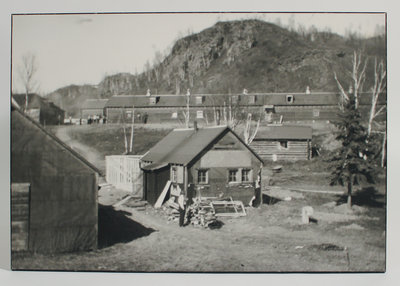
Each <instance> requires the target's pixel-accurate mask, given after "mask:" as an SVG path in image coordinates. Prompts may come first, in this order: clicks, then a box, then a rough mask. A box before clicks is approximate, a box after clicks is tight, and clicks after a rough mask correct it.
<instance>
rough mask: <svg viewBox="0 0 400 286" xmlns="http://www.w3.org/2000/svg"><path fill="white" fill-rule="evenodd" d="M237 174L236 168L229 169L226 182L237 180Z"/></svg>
mask: <svg viewBox="0 0 400 286" xmlns="http://www.w3.org/2000/svg"><path fill="white" fill-rule="evenodd" d="M237 174H238V170H237V169H233V170H229V175H228V182H229V183H233V182H237V181H238V178H237Z"/></svg>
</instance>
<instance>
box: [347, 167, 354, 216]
mask: <svg viewBox="0 0 400 286" xmlns="http://www.w3.org/2000/svg"><path fill="white" fill-rule="evenodd" d="M352 191H353V175H350V179H349V181H348V182H347V208H348V209H351V194H352Z"/></svg>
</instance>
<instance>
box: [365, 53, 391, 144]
mask: <svg viewBox="0 0 400 286" xmlns="http://www.w3.org/2000/svg"><path fill="white" fill-rule="evenodd" d="M374 78H375V81H374V86H373V89H372V97H371V110H370V112H369V120H368V129H367V130H368V137H369V136H370V135H371V131H372V123H373V121H374V119H375V118H376V117H377V116H378V115H379V114H381V113H382V111H383V110H384V109H385V108H386V106H382V107H381V108H379V109H378V111H377V110H376V106H377V104H378V99H379V95H380V94H381V93H382V92H383V91H384V90H385V88H386V70H385V66H384V63H383V61H382V60H381V61H380V62H379V64H378V61H377V59H376V58H375V66H374Z"/></svg>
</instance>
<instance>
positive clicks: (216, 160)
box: [142, 126, 263, 205]
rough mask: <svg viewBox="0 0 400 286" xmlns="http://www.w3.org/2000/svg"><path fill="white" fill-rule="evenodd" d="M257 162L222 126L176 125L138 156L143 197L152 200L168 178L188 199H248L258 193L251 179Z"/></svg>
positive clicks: (259, 165) (256, 177)
mask: <svg viewBox="0 0 400 286" xmlns="http://www.w3.org/2000/svg"><path fill="white" fill-rule="evenodd" d="M262 165H263V161H262V159H261V158H260V157H259V156H258V155H257V154H256V153H255V152H254V151H253V150H252V149H251V148H249V147H248V146H247V145H246V144H245V143H244V142H243V141H242V140H241V139H240V138H239V136H238V135H236V133H234V132H233V131H232V130H231V129H230V128H228V127H226V126H217V127H209V128H202V129H197V128H188V129H175V130H173V131H171V133H169V134H168V135H167V136H166V137H164V138H163V139H162V140H161V141H160V142H158V143H157V144H156V145H155V146H154V147H153V148H151V149H150V151H149V152H148V153H147V154H145V155H144V156H143V158H142V169H143V170H144V198H145V199H146V200H147V201H148V202H149V203H151V204H154V203H155V202H156V200H157V198H158V197H159V195H160V194H161V192H162V191H163V189H164V187H165V186H166V185H167V183H168V181H170V182H171V185H172V186H173V187H174V189H175V190H176V189H180V190H182V191H183V192H184V194H185V195H186V196H187V197H188V198H189V199H190V198H192V197H194V196H201V197H232V198H233V199H234V200H240V201H242V202H243V203H244V204H246V205H247V204H248V203H249V202H250V201H251V199H252V198H253V196H255V197H256V198H257V199H258V200H259V198H260V194H259V193H258V194H257V193H256V181H258V183H260V182H261V168H262ZM167 186H168V185H167ZM257 191H258V192H259V189H257ZM255 203H258V202H257V201H256V202H255Z"/></svg>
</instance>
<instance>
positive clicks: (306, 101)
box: [81, 92, 386, 123]
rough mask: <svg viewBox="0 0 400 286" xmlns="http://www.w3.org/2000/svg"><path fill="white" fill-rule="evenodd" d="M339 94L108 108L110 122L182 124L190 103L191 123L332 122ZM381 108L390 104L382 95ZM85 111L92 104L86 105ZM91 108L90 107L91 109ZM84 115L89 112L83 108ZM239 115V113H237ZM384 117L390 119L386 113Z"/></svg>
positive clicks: (150, 99) (215, 97) (149, 100)
mask: <svg viewBox="0 0 400 286" xmlns="http://www.w3.org/2000/svg"><path fill="white" fill-rule="evenodd" d="M359 99H360V110H361V111H362V112H368V111H369V108H370V105H371V93H360V95H359ZM339 102H340V94H339V93H326V92H319V93H311V94H306V93H249V94H231V95H228V94H192V95H190V96H187V95H147V96H146V95H114V96H112V97H111V98H109V99H108V101H107V102H106V104H105V106H104V115H105V116H106V118H107V122H108V123H122V122H126V123H128V122H132V117H134V121H135V122H136V123H140V122H150V123H161V122H179V121H183V120H184V115H183V113H184V112H186V110H187V103H189V107H190V108H189V110H190V120H191V121H193V120H197V121H199V122H201V121H204V122H213V121H217V120H221V121H222V120H224V117H225V116H229V113H230V112H231V113H239V114H240V113H243V114H247V112H251V113H252V114H253V116H254V117H253V118H258V117H259V116H262V117H264V118H265V120H266V121H267V122H274V121H279V120H280V119H281V118H282V119H283V120H284V121H307V120H332V119H335V118H337V114H338V111H339ZM378 105H386V94H381V95H380V97H379V102H378ZM84 106H85V108H87V107H88V105H87V104H86V105H84ZM89 108H90V106H89ZM81 112H82V113H81V114H84V113H85V110H84V109H83V108H82V110H81ZM236 115H237V114H236ZM381 116H386V113H382V114H381Z"/></svg>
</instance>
